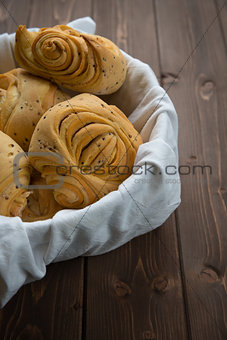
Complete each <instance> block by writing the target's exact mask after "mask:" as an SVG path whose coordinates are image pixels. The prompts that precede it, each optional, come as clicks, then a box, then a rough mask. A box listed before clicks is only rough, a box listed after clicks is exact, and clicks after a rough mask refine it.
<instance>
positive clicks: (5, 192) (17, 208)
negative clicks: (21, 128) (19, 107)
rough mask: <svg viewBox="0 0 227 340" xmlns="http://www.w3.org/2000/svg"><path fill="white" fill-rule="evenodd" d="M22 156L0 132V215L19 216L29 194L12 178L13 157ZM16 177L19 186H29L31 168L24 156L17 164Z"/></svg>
mask: <svg viewBox="0 0 227 340" xmlns="http://www.w3.org/2000/svg"><path fill="white" fill-rule="evenodd" d="M20 153H21V154H23V150H22V149H21V147H20V146H19V145H18V144H17V143H16V142H15V141H14V140H13V139H12V138H10V137H9V136H7V135H6V134H5V133H3V132H2V131H0V168H1V171H0V215H3V216H21V214H22V211H23V209H24V208H25V206H26V204H27V201H26V198H27V197H28V196H29V195H30V192H29V191H28V190H27V189H25V188H20V187H17V182H15V179H14V176H13V171H15V170H14V169H13V163H14V159H15V156H16V155H18V154H20ZM18 165H19V166H18V167H19V169H18V171H17V177H18V180H19V182H20V183H21V184H23V185H26V186H27V185H29V181H30V172H31V168H30V166H29V162H28V159H27V157H25V156H24V155H23V156H22V157H21V158H20V161H19V163H18Z"/></svg>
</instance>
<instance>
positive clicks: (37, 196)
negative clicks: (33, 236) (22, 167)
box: [22, 172, 63, 222]
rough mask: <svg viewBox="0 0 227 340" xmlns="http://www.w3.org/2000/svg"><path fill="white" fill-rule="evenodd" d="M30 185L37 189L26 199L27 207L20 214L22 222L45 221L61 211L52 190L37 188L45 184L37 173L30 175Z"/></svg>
mask: <svg viewBox="0 0 227 340" xmlns="http://www.w3.org/2000/svg"><path fill="white" fill-rule="evenodd" d="M30 185H32V186H36V187H37V188H34V189H33V190H32V194H31V195H30V196H29V197H28V199H27V206H26V207H25V209H24V211H23V214H22V220H23V221H24V222H34V221H41V220H47V219H48V218H52V217H53V216H54V215H55V214H56V213H57V212H58V211H59V210H61V209H63V207H61V206H60V205H59V204H58V203H57V202H56V201H55V199H54V195H53V190H52V189H42V188H39V186H45V185H46V182H45V179H43V178H42V177H41V176H40V174H39V173H38V172H35V173H34V174H32V176H31V182H30Z"/></svg>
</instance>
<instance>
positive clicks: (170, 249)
mask: <svg viewBox="0 0 227 340" xmlns="http://www.w3.org/2000/svg"><path fill="white" fill-rule="evenodd" d="M174 224H175V223H174V215H172V217H171V218H170V219H169V220H168V221H167V222H166V223H165V224H164V225H163V226H162V227H160V228H159V229H157V230H155V231H153V232H151V233H148V234H146V235H145V236H142V237H139V238H137V239H134V240H133V241H131V242H129V243H127V244H126V245H125V246H123V247H121V248H119V249H118V250H115V251H113V252H111V253H108V254H106V255H104V256H99V257H92V258H89V260H88V272H87V306H86V310H87V312H86V315H87V318H86V339H87V340H96V339H108V340H111V339H122V340H123V339H130V340H140V339H157V340H160V339H163V340H164V339H165V340H166V339H168V340H171V339H172V340H178V339H179V340H184V339H187V334H186V325H185V314H184V306H183V301H182V287H181V278H180V267H179V261H178V253H177V243H176V232H175V230H174Z"/></svg>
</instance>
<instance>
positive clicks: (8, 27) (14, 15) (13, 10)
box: [0, 0, 31, 34]
mask: <svg viewBox="0 0 227 340" xmlns="http://www.w3.org/2000/svg"><path fill="white" fill-rule="evenodd" d="M30 4H31V2H30V1H29V0H21V1H20V2H19V1H17V0H7V1H6V0H2V1H0V34H1V33H13V32H15V30H16V29H17V26H18V25H20V24H25V23H27V21H28V18H29V13H30V10H31V7H30Z"/></svg>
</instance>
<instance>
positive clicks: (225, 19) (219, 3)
mask: <svg viewBox="0 0 227 340" xmlns="http://www.w3.org/2000/svg"><path fill="white" fill-rule="evenodd" d="M215 4H216V11H217V14H218V20H219V22H220V30H221V33H222V36H223V41H224V44H225V51H226V54H227V1H226V0H215Z"/></svg>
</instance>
